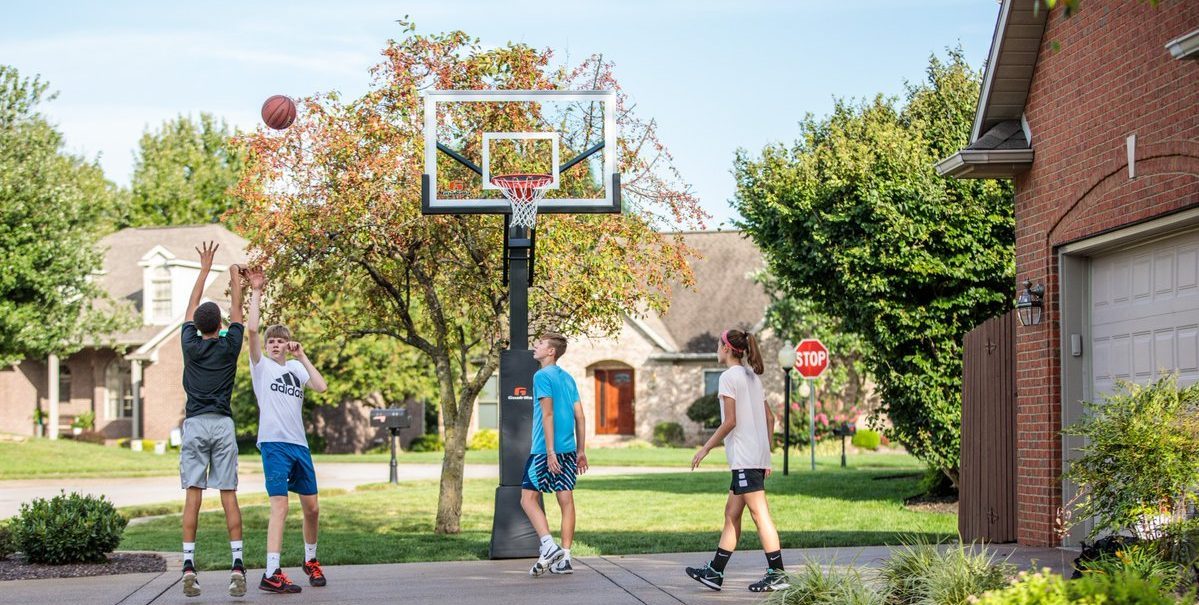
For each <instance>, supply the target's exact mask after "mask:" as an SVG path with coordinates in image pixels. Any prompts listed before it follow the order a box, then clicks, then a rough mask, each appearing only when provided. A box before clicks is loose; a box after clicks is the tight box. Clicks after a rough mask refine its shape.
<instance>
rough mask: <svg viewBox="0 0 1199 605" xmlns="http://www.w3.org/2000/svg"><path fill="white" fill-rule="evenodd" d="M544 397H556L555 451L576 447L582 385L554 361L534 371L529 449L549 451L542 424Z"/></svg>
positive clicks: (538, 451)
mask: <svg viewBox="0 0 1199 605" xmlns="http://www.w3.org/2000/svg"><path fill="white" fill-rule="evenodd" d="M542 397H550V398H552V399H553V400H554V453H555V454H565V453H567V452H573V451H575V449H576V448H575V403H576V402H578V400H579V389H578V388H577V387H576V386H575V379H574V378H571V376H570V374H569V373H568V372H567V371H566V370H563V369H562V368H561V367H559V366H557V365H552V366H549V367H546V368H541V369H540V370H537V373H536V374H534V375H533V447H532V449H530V450H529V453H531V454H544V453H546V451H545V429H544V428H543V427H542V425H541V398H542Z"/></svg>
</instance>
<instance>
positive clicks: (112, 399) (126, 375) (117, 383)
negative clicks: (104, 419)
mask: <svg viewBox="0 0 1199 605" xmlns="http://www.w3.org/2000/svg"><path fill="white" fill-rule="evenodd" d="M104 386H105V389H104V391H105V396H104V400H105V408H104V409H105V410H106V411H107V413H108V418H110V419H112V418H131V417H133V372H132V370H131V369H130V367H129V362H128V361H125V360H124V359H121V358H119V357H118V358H117V359H114V360H112V361H111V362H109V364H108V368H107V369H106V370H104Z"/></svg>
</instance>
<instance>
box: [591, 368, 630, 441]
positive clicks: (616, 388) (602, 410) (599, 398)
mask: <svg viewBox="0 0 1199 605" xmlns="http://www.w3.org/2000/svg"><path fill="white" fill-rule="evenodd" d="M595 432H596V434H597V435H632V434H633V433H634V423H633V370H596V371H595Z"/></svg>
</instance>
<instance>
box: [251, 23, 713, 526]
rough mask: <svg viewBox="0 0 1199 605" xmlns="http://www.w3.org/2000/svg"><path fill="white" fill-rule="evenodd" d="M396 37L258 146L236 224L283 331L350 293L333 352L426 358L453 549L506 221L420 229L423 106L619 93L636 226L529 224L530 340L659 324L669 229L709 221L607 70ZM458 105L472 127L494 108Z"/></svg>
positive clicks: (678, 248) (584, 218) (518, 121)
mask: <svg viewBox="0 0 1199 605" xmlns="http://www.w3.org/2000/svg"><path fill="white" fill-rule="evenodd" d="M405 34H406V35H405V36H404V37H403V38H402V39H400V40H397V41H393V42H391V43H390V44H389V45H388V47H387V48H386V49H384V51H383V57H384V61H383V63H382V64H380V65H378V66H376V67H375V68H374V69H373V70H372V72H373V74H374V84H373V86H372V87H371V89H370V90H369V91H368V92H367V93H366V94H365V95H364V96H363V97H361V98H358V99H351V100H347V101H342V100H341V98H340V97H339V96H338V95H336V94H331V95H328V96H323V97H319V98H312V99H307V100H305V101H304V103H303V105H304V111H303V112H301V115H300V118H299V119H298V120H297V121H296V123H295V124H293V125H292V126H291V127H290V128H289V129H288V130H287V131H285V132H283V133H280V134H275V133H259V134H257V135H256V136H253V137H251V138H250V140H249V144H250V146H251V150H252V151H251V154H250V157H251V158H252V160H251V162H250V164H249V169H248V170H247V172H246V173H245V175H244V176H243V178H242V181H241V184H240V188H239V195H240V197H241V198H242V199H243V200H244V204H243V205H242V206H240V207H239V211H238V217H239V220H242V222H243V224H245V225H249V226H252V233H251V236H250V239H251V244H252V246H253V248H254V250H255V253H256V254H259V255H260V256H261V258H262V259H263V261H264V262H266V263H267V264H268V272H269V273H272V274H285V275H287V276H288V281H287V282H286V283H285V284H283V285H282V287H281V289H280V290H279V291H278V292H276V301H277V302H278V303H279V304H280V305H281V309H280V312H281V313H282V314H283V315H285V316H294V315H295V314H300V313H305V312H307V311H308V310H309V309H310V307H311V303H310V297H311V296H312V295H313V294H314V293H316V294H318V295H319V296H321V297H325V296H328V295H329V294H330V293H334V292H344V293H346V294H351V295H353V296H355V297H356V298H355V303H354V304H353V305H346V306H343V307H341V308H340V309H339V308H335V307H329V308H328V311H329V316H330V318H331V319H332V321H330V322H328V323H326V324H325V325H326V326H329V327H330V328H331V329H332V330H333V331H334V334H331V336H337V335H342V336H346V337H350V338H359V337H364V336H368V335H375V336H384V337H388V338H392V339H394V340H395V341H397V342H400V343H403V344H404V345H406V346H407V347H411V348H412V349H414V350H416V351H419V352H420V355H421V356H422V357H423V359H424V360H425V364H426V365H427V366H428V367H429V368H430V369H431V370H432V372H433V374H434V377H435V381H436V388H437V390H436V392H437V400H438V405H439V406H440V410H441V420H442V422H441V424H442V426H443V428H444V432H445V456H444V458H443V462H442V474H441V484H440V492H439V495H438V505H437V519H436V521H435V524H434V528H435V531H437V532H438V533H458V532H459V531H460V518H461V514H462V477H463V463H464V455H465V451H466V433H467V430H468V429H469V427H470V419H471V414H472V411H473V407H474V401H475V398H476V397H477V396H478V394H479V392H480V391H481V390H482V388H483V386H484V384H485V383H486V381H487V379H488V378H489V377H490V376H491V375H492V374H493V373H494V372H495V370H496V368H497V366H498V365H499V357H500V352H501V351H502V350H503V349H505V348H507V347H508V344H509V343H508V339H507V337H508V289H507V288H505V287H503V286H502V285H501V274H502V267H503V261H502V259H501V253H502V252H501V251H502V248H503V243H502V240H501V237H502V234H501V233H500V231H501V227H500V226H501V225H502V222H501V220H500V218H499V217H496V216H481V215H470V216H465V215H463V216H457V215H443V216H422V215H421V212H420V207H421V204H420V198H419V196H420V190H421V186H420V183H421V176H422V174H423V168H424V161H423V153H424V149H423V144H422V132H421V127H422V125H423V119H422V116H423V110H424V108H423V103H422V101H421V96H420V91H422V90H425V89H427V88H430V87H434V86H435V87H437V88H441V89H610V90H617V91H618V104H620V105H621V106H620V107H619V111H618V115H619V117H618V122H619V125H620V128H621V140H620V141H619V142H618V143H619V146H618V149H616V150H614V152H615V153H616V157H617V161H618V162H619V165H620V169H621V172H622V173H623V174H624V176H625V181H624V182H625V183H626V185H625V189H624V191H623V199H624V204H625V208H627V209H629V210H628V211H627V212H625V213H624V214H620V215H550V216H544V217H540V218H539V219H538V232H539V233H538V238H537V246H538V250H537V275H538V279H537V281H536V284H535V286H534V288H532V289H531V291H530V305H529V308H530V309H531V310H532V313H533V316H532V318H531V327H532V329H533V330H534V331H537V330H543V329H547V328H550V327H552V328H554V329H556V330H557V331H560V332H563V333H566V334H575V335H577V334H580V333H582V332H584V331H593V332H598V331H608V332H611V331H614V330H616V329H617V328H618V327H619V326H620V323H621V318H622V313H633V314H638V313H643V312H645V311H647V310H653V311H659V312H660V311H662V310H664V308H665V305H666V302H667V301H668V300H669V288H668V286H667V284H668V283H669V281H670V280H673V279H681V280H682V281H683V282H684V283H689V282H690V280H691V279H692V277H691V272H690V268H689V266H688V264H687V257H688V255H689V254H690V251H689V249H688V248H687V247H686V246H685V244H684V243H683V241H682V238H681V236H670V235H664V234H663V233H662V232H661V231H662V230H663V229H672V228H673V229H679V228H695V227H696V226H698V224H699V221H700V220H702V218H703V217H704V216H705V215H704V213H703V211H702V210H701V209H700V208H699V206H698V204H697V203H696V200H695V198H694V196H692V195H690V194H689V192H688V189H687V187H686V186H685V184H682V183H681V182H680V179H679V178H678V174H677V172H676V171H675V170H674V167H673V164H672V162H671V159H670V156H669V154H668V153H667V152H666V149H665V147H664V145H663V144H662V143H661V141H659V140H658V138H657V136H656V128H655V126H654V124H653V122H652V121H647V120H642V119H640V118H638V117H637V115H636V112H635V111H633V109H632V108H631V107H630V106H629V104H628V100H627V98H626V96H625V95H624V94H623V93H620V92H619V90H620V87H619V86H618V84H617V83H616V80H615V78H614V76H613V75H612V68H611V64H610V63H608V62H605V61H603V60H602V58H600V57H591V58H589V59H587V60H586V61H584V62H583V63H582V64H581V65H579V66H578V67H576V68H574V69H561V70H559V69H555V68H553V67H550V66H549V62H550V58H551V55H550V53H549V52H548V51H537V50H534V49H532V48H529V47H527V46H524V45H518V44H511V45H507V46H503V47H499V48H492V49H483V48H482V47H481V46H480V45H479V43H478V40H476V39H473V38H470V37H469V36H467V35H466V34H464V33H463V32H451V33H448V34H440V35H430V36H424V35H418V34H416V33H414V30H413V28H412V27H411V25H410V24H409V25H408V26H407V31H406V32H405ZM467 105H470V106H471V107H467V108H464V109H463V110H462V111H463V116H462V117H463V119H464V120H480V119H482V117H483V116H484V115H485V114H484V113H482V112H486V111H488V110H489V108H488V104H486V103H473V104H467ZM504 117H505V119H510V120H511V126H510V127H508V125H505V126H506V128H507V129H508V130H513V131H523V130H531V129H533V128H532V127H533V126H534V125H535V123H536V120H537V119H538V118H537V116H536V115H534V114H533V113H532V110H531V111H530V112H529V113H525V112H504ZM577 118H578V119H586V116H577ZM584 178H589V176H588V175H587V174H586V173H585V171H583V173H564V174H563V175H562V181H563V187H566V188H569V187H573V186H577V185H578V183H572V180H581V179H584Z"/></svg>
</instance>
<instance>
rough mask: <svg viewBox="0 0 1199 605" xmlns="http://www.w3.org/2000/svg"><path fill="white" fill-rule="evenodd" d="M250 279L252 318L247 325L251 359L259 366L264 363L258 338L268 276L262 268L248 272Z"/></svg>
mask: <svg viewBox="0 0 1199 605" xmlns="http://www.w3.org/2000/svg"><path fill="white" fill-rule="evenodd" d="M248 274H249V277H250V317H249V320H248V321H247V323H246V332H248V333H249V337H250V359H251V360H252V361H253V362H254V363H255V364H257V363H258V362H260V361H262V341H261V340H260V339H259V338H258V328H259V324H260V322H261V316H262V308H261V307H262V287H263V285H264V284H266V274H265V273H263V272H262V268H261V267H254V268H252V269H249V270H248Z"/></svg>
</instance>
